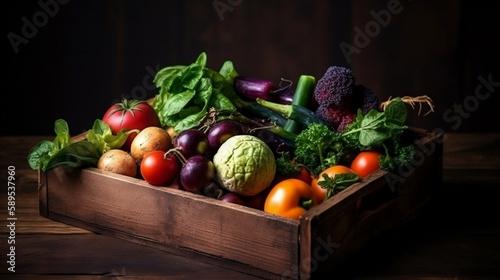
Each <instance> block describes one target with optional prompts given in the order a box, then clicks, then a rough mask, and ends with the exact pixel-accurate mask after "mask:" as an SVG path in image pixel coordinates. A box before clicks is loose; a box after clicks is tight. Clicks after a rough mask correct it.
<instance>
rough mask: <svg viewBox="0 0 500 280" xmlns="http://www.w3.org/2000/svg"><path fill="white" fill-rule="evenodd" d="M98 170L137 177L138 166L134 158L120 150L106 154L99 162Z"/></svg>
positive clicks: (113, 150) (112, 150)
mask: <svg viewBox="0 0 500 280" xmlns="http://www.w3.org/2000/svg"><path fill="white" fill-rule="evenodd" d="M97 168H99V169H101V170H105V171H110V172H113V173H117V174H122V175H127V176H130V177H135V176H136V175H137V164H136V163H135V160H134V158H133V157H132V156H131V155H130V154H129V153H127V152H125V151H123V150H120V149H111V150H109V151H107V152H105V153H104V154H103V155H102V156H101V158H100V159H99V161H98V162H97Z"/></svg>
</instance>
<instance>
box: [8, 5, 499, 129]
mask: <svg viewBox="0 0 500 280" xmlns="http://www.w3.org/2000/svg"><path fill="white" fill-rule="evenodd" d="M60 2H61V3H60ZM60 2H57V1H56V0H41V1H22V2H20V1H16V2H14V1H9V2H6V3H4V6H3V8H2V34H3V40H2V54H1V65H2V72H1V77H2V83H1V86H2V88H1V92H2V107H3V108H2V110H1V111H2V120H3V124H4V125H3V127H2V129H1V131H2V135H36V134H40V135H53V123H54V121H55V120H56V119H58V118H63V119H65V120H66V121H68V123H69V126H70V129H71V131H72V133H74V134H76V133H80V132H82V131H84V130H86V129H88V128H90V127H91V125H92V123H93V121H94V120H95V119H96V118H101V117H102V114H103V113H104V111H105V110H106V109H107V107H109V106H110V105H111V104H113V103H114V102H116V101H118V100H119V99H121V98H122V97H133V98H139V99H145V98H149V97H152V96H154V95H155V94H156V89H155V88H154V87H153V86H152V78H153V76H154V73H155V72H156V71H158V70H159V69H160V68H162V67H165V66H169V65H175V64H189V63H191V62H192V61H194V60H195V59H196V57H197V56H198V54H199V53H200V52H202V51H205V52H206V53H207V55H208V66H209V67H210V68H213V69H219V67H220V66H221V65H222V63H223V62H224V61H225V60H232V61H233V62H234V64H235V67H236V69H237V71H238V72H239V73H240V74H241V75H247V76H256V77H260V78H266V79H269V80H271V81H274V82H279V80H280V79H281V78H287V79H290V80H292V81H295V80H297V79H298V77H299V75H301V74H311V75H314V76H316V77H317V79H319V78H320V77H321V76H322V75H323V73H324V72H325V71H326V69H327V68H328V66H331V65H339V66H347V67H350V68H351V69H353V71H354V72H355V74H356V76H357V82H358V83H359V84H364V85H366V86H368V87H370V88H371V89H372V90H373V91H374V92H375V93H376V94H377V95H378V96H379V98H380V99H381V100H386V99H387V98H389V97H390V96H393V97H394V96H404V95H410V96H417V95H423V94H426V95H428V96H430V97H431V98H432V99H433V100H434V101H435V105H436V108H435V112H434V113H432V114H430V115H428V116H425V117H423V116H417V110H416V111H414V112H411V114H410V118H409V120H408V122H409V125H413V126H418V127H423V128H428V129H433V128H440V129H443V130H444V131H451V132H500V124H499V123H498V122H497V121H496V120H497V119H498V117H497V114H498V113H497V112H498V105H497V104H498V103H499V101H500V100H499V97H498V92H499V91H500V71H499V69H498V63H499V61H500V59H499V49H500V43H499V41H500V40H499V39H500V38H499V37H500V36H499V32H498V26H500V22H499V21H500V20H499V19H498V14H499V13H500V5H499V4H498V1H474V2H473V1H471V0H463V1H452V0H447V1H415V0H414V1H411V0H401V1H393V0H383V1H382V0H380V1H361V0H354V1H347V0H342V1H327V0H321V1H305V0H300V1H285V0H280V1H264V0H261V1H255V0H254V1H249V0H215V1H194V0H190V1H121V0H109V1H80V0H73V1H67V0H66V1H62V0H61V1H60ZM44 6H45V7H48V8H44ZM218 9H219V10H218ZM391 11H392V12H391ZM388 14H389V15H390V17H387V15H388ZM377 17H378V21H377ZM27 22H28V23H27ZM29 25H31V27H34V28H31V29H30V28H29ZM37 25H38V26H37ZM23 32H24V35H23ZM13 34H15V35H13ZM26 35H27V36H26ZM13 36H18V37H16V38H18V39H19V38H21V37H22V39H21V40H24V41H23V42H22V43H19V41H16V42H18V45H17V47H16V46H15V44H13V43H12V42H11V41H12V40H13V39H12V38H13ZM28 37H29V38H28ZM23 38H24V39H23ZM341 45H343V46H344V47H345V46H347V45H349V46H351V47H350V49H349V50H351V51H353V52H352V53H351V54H350V55H346V54H344V53H343V51H342V48H341ZM16 48H17V52H16ZM344 50H345V48H344ZM480 77H482V78H484V79H485V80H486V81H487V80H490V82H493V85H492V86H490V87H489V90H488V88H487V87H485V86H483V85H482V83H481V78H480ZM478 86H481V87H482V88H479V89H480V90H479V91H478V95H476V88H477V87H478ZM458 106H461V107H462V112H461V113H460V114H459V113H455V112H454V110H458V108H459V107H458ZM426 109H427V108H424V109H423V110H424V111H426ZM457 112H458V111H457Z"/></svg>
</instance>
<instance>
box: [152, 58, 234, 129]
mask: <svg viewBox="0 0 500 280" xmlns="http://www.w3.org/2000/svg"><path fill="white" fill-rule="evenodd" d="M206 64H207V55H206V53H204V52H202V53H201V54H200V55H199V56H198V58H197V59H196V60H195V62H193V63H191V64H190V65H187V66H185V65H177V66H169V67H165V68H163V69H161V70H160V71H158V73H157V74H156V76H155V78H154V80H153V81H154V82H155V84H156V86H157V87H158V88H159V92H158V94H157V95H156V97H155V100H154V101H153V104H152V105H153V108H154V109H155V111H156V112H157V113H158V116H159V117H160V121H161V124H162V125H163V126H173V127H174V130H176V131H182V130H185V129H188V128H192V127H195V126H198V125H199V124H200V121H201V119H202V118H203V116H205V115H206V113H207V112H208V110H209V109H210V108H212V107H213V108H215V109H219V110H221V109H224V110H235V106H234V104H232V102H231V100H230V98H229V97H230V96H232V94H234V92H233V79H234V78H235V77H236V76H238V73H237V72H236V71H235V69H234V66H233V63H232V62H231V61H226V62H224V64H223V65H222V68H221V69H220V72H216V71H214V70H212V69H210V68H207V67H206Z"/></svg>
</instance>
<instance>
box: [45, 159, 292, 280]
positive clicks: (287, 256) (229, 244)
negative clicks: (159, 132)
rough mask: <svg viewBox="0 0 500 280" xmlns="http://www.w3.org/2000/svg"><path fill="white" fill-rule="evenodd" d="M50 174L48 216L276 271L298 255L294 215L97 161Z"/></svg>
mask: <svg viewBox="0 0 500 280" xmlns="http://www.w3.org/2000/svg"><path fill="white" fill-rule="evenodd" d="M47 176H48V177H47V189H48V193H47V202H48V209H49V210H48V215H47V217H49V218H51V219H54V220H58V221H63V222H65V223H68V224H73V225H76V226H81V227H83V228H86V229H88V230H92V231H96V232H104V233H106V234H112V235H115V236H117V237H125V239H127V240H133V239H138V240H142V239H146V240H150V241H152V242H148V243H150V244H151V243H158V244H163V245H170V246H172V247H174V248H177V249H182V248H187V249H191V250H197V251H200V252H203V253H204V254H209V255H212V256H214V257H216V258H220V259H223V260H231V261H234V262H237V263H244V264H246V265H249V266H254V267H257V268H259V269H262V270H264V271H269V272H271V273H275V274H277V275H281V274H282V273H283V272H284V271H286V270H288V269H289V264H290V263H294V262H295V261H296V260H297V258H298V222H297V221H294V220H289V219H283V218H281V217H278V216H274V215H269V214H267V213H264V212H262V211H258V210H255V209H251V208H248V207H243V206H239V205H233V204H229V203H225V202H222V201H218V200H215V199H212V198H208V197H205V196H201V195H197V194H192V193H189V192H186V191H180V190H175V189H170V188H162V187H154V186H151V185H149V184H147V183H146V182H144V181H143V180H139V179H134V178H130V177H126V176H120V175H115V174H111V173H108V172H102V171H100V170H98V169H95V168H92V169H87V170H72V171H64V170H63V169H62V168H57V169H55V170H53V171H49V172H48V173H47ZM113 232H114V233H113ZM141 242H142V241H141ZM153 246H155V244H153ZM160 247H163V246H160ZM294 274H295V275H296V274H297V272H295V273H294Z"/></svg>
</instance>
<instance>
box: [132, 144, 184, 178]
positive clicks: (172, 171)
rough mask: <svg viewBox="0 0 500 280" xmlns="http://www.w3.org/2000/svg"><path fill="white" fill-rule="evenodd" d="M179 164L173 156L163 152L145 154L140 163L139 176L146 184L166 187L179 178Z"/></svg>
mask: <svg viewBox="0 0 500 280" xmlns="http://www.w3.org/2000/svg"><path fill="white" fill-rule="evenodd" d="M179 173H180V164H179V162H178V161H177V158H176V156H175V155H174V154H167V156H165V152H164V151H153V152H149V153H147V154H146V155H145V156H144V158H143V159H142V162H141V175H142V178H144V180H146V182H148V183H149V184H151V185H155V186H168V185H170V184H172V183H173V182H174V180H175V179H176V178H177V177H178V176H179Z"/></svg>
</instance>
